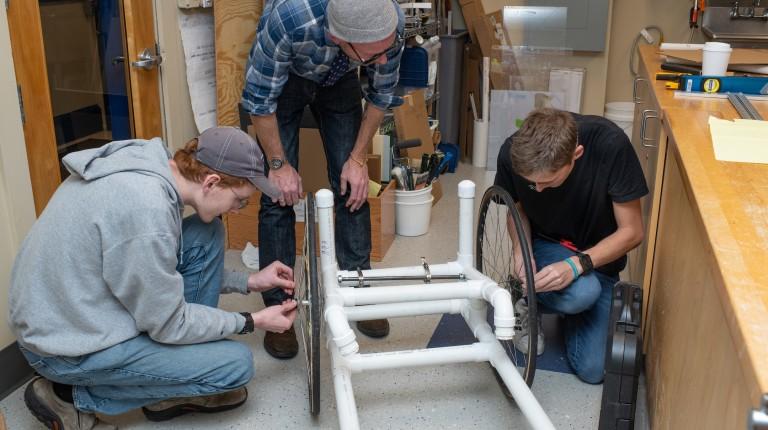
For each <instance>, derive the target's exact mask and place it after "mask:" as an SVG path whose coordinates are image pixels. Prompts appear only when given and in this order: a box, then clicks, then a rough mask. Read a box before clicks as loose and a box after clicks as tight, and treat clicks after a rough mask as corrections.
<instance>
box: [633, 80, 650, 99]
mask: <svg viewBox="0 0 768 430" xmlns="http://www.w3.org/2000/svg"><path fill="white" fill-rule="evenodd" d="M641 81H642V82H648V79H645V78H635V80H634V81H633V82H632V101H634V102H635V104H640V103H642V102H643V101H642V100H640V94H638V92H637V83H638V82H641Z"/></svg>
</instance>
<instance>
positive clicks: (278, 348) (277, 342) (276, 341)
mask: <svg viewBox="0 0 768 430" xmlns="http://www.w3.org/2000/svg"><path fill="white" fill-rule="evenodd" d="M264 350H266V351H267V353H269V355H271V356H272V357H275V358H279V359H281V360H285V359H288V358H293V357H295V356H296V354H298V353H299V342H297V341H296V331H295V330H294V329H293V327H291V329H290V330H288V331H285V332H283V333H273V332H271V331H268V332H267V334H266V335H265V336H264Z"/></svg>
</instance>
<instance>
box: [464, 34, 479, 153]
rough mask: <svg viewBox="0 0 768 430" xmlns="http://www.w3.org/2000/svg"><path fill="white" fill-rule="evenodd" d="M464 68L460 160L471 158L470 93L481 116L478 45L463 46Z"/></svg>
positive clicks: (472, 114)
mask: <svg viewBox="0 0 768 430" xmlns="http://www.w3.org/2000/svg"><path fill="white" fill-rule="evenodd" d="M463 61H464V62H463V64H464V68H463V70H462V74H461V80H462V82H461V103H460V109H461V117H460V121H459V158H460V160H461V161H464V162H469V161H471V160H472V144H473V140H474V128H475V114H474V113H473V112H472V105H471V103H470V101H469V97H470V94H471V95H472V96H473V97H474V100H475V108H476V109H477V115H478V117H480V116H482V106H483V102H482V80H481V79H480V76H481V73H480V72H481V71H480V69H481V67H482V64H483V56H482V54H481V53H480V46H479V45H477V44H475V43H472V44H467V45H465V46H464V59H463Z"/></svg>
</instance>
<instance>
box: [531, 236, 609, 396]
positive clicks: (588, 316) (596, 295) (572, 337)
mask: <svg viewBox="0 0 768 430" xmlns="http://www.w3.org/2000/svg"><path fill="white" fill-rule="evenodd" d="M573 255H575V252H573V251H571V250H570V249H568V248H565V247H564V246H562V245H560V244H558V243H553V242H549V241H546V240H541V239H537V238H534V241H533V256H534V259H535V260H536V271H539V270H541V269H542V268H544V267H545V266H548V265H550V264H552V263H556V262H558V261H562V260H565V259H566V258H568V257H571V256H573ZM618 280H619V277H618V276H609V275H606V274H603V273H600V272H597V271H593V272H592V273H590V274H588V275H584V276H580V277H579V278H578V279H576V281H575V282H573V283H572V284H571V285H569V286H568V287H566V288H564V289H562V290H560V291H551V292H545V293H538V294H536V298H537V299H538V303H539V306H540V308H539V312H542V313H559V314H563V315H564V317H565V350H566V355H567V357H568V362H569V363H570V365H571V367H572V368H573V370H575V371H576V375H577V376H578V377H579V378H580V379H581V380H583V381H584V382H588V383H590V384H599V383H600V382H602V380H603V376H604V373H605V348H606V341H607V337H608V324H609V319H610V314H611V291H612V289H613V285H614V284H615V283H616V282H618Z"/></svg>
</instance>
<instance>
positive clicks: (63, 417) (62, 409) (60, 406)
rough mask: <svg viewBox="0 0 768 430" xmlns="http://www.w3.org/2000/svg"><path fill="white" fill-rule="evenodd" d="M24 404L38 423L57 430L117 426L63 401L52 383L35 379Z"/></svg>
mask: <svg viewBox="0 0 768 430" xmlns="http://www.w3.org/2000/svg"><path fill="white" fill-rule="evenodd" d="M24 403H26V404H27V408H29V411H30V412H32V415H34V416H35V418H37V420H38V421H40V422H41V423H43V424H44V425H45V426H46V427H48V428H49V429H56V430H112V429H117V427H116V426H113V425H111V424H107V423H105V422H103V421H100V420H99V419H98V418H96V415H94V414H89V413H86V412H81V411H79V410H77V409H76V408H75V405H73V404H72V403H67V402H65V401H64V400H61V399H60V398H59V397H58V396H57V395H56V393H54V391H53V384H52V383H51V381H49V380H47V379H44V378H35V379H33V380H32V382H30V383H29V385H27V388H26V390H24Z"/></svg>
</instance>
